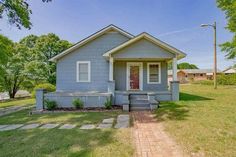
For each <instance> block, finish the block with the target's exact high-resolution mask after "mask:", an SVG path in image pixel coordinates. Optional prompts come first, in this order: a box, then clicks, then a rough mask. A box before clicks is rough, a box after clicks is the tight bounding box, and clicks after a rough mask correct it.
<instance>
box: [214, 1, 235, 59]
mask: <svg viewBox="0 0 236 157" xmlns="http://www.w3.org/2000/svg"><path fill="white" fill-rule="evenodd" d="M217 6H218V7H219V8H220V9H221V10H222V11H224V13H225V15H226V19H227V20H228V23H227V26H226V29H228V30H229V31H230V32H232V33H234V37H233V39H232V40H231V41H228V42H225V43H223V44H221V45H220V46H221V49H222V51H224V52H225V53H226V56H225V57H226V58H227V59H234V58H236V0H217Z"/></svg>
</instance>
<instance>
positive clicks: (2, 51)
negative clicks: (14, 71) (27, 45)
mask: <svg viewBox="0 0 236 157" xmlns="http://www.w3.org/2000/svg"><path fill="white" fill-rule="evenodd" d="M13 45H14V43H13V42H12V41H11V40H10V39H8V38H7V37H5V36H3V35H0V64H1V63H4V62H6V60H7V57H8V56H9V55H10V52H11V51H12V49H13Z"/></svg>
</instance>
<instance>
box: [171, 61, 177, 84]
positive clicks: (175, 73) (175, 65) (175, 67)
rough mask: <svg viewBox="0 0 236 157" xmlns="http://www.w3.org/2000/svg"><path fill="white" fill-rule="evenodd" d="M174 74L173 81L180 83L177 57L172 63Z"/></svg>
mask: <svg viewBox="0 0 236 157" xmlns="http://www.w3.org/2000/svg"><path fill="white" fill-rule="evenodd" d="M172 73H173V81H178V78H177V57H174V58H173V61H172Z"/></svg>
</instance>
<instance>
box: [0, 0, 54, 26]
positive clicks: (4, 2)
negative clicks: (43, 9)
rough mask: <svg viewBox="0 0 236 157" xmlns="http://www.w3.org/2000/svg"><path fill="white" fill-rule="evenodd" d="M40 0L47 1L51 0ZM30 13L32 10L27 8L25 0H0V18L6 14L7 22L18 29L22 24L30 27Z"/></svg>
mask: <svg viewBox="0 0 236 157" xmlns="http://www.w3.org/2000/svg"><path fill="white" fill-rule="evenodd" d="M42 1H43V2H49V1H51V0H42ZM30 14H32V11H31V10H30V8H29V4H28V3H27V0H0V18H3V15H6V16H7V18H8V22H9V23H10V24H12V25H15V26H16V27H18V28H19V29H21V27H22V26H23V27H25V28H27V29H30V28H31V26H32V23H31V22H30Z"/></svg>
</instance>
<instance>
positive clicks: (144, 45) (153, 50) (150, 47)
mask: <svg viewBox="0 0 236 157" xmlns="http://www.w3.org/2000/svg"><path fill="white" fill-rule="evenodd" d="M113 57H114V58H117V59H125V58H152V59H153V58H157V59H161V58H173V57H174V54H172V53H170V52H168V51H167V50H165V49H163V48H161V47H159V46H157V45H155V44H153V43H152V42H150V41H148V40H146V39H141V40H138V41H137V42H135V43H133V44H131V45H129V46H127V47H125V48H123V49H121V50H120V51H117V52H116V53H114V54H113Z"/></svg>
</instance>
